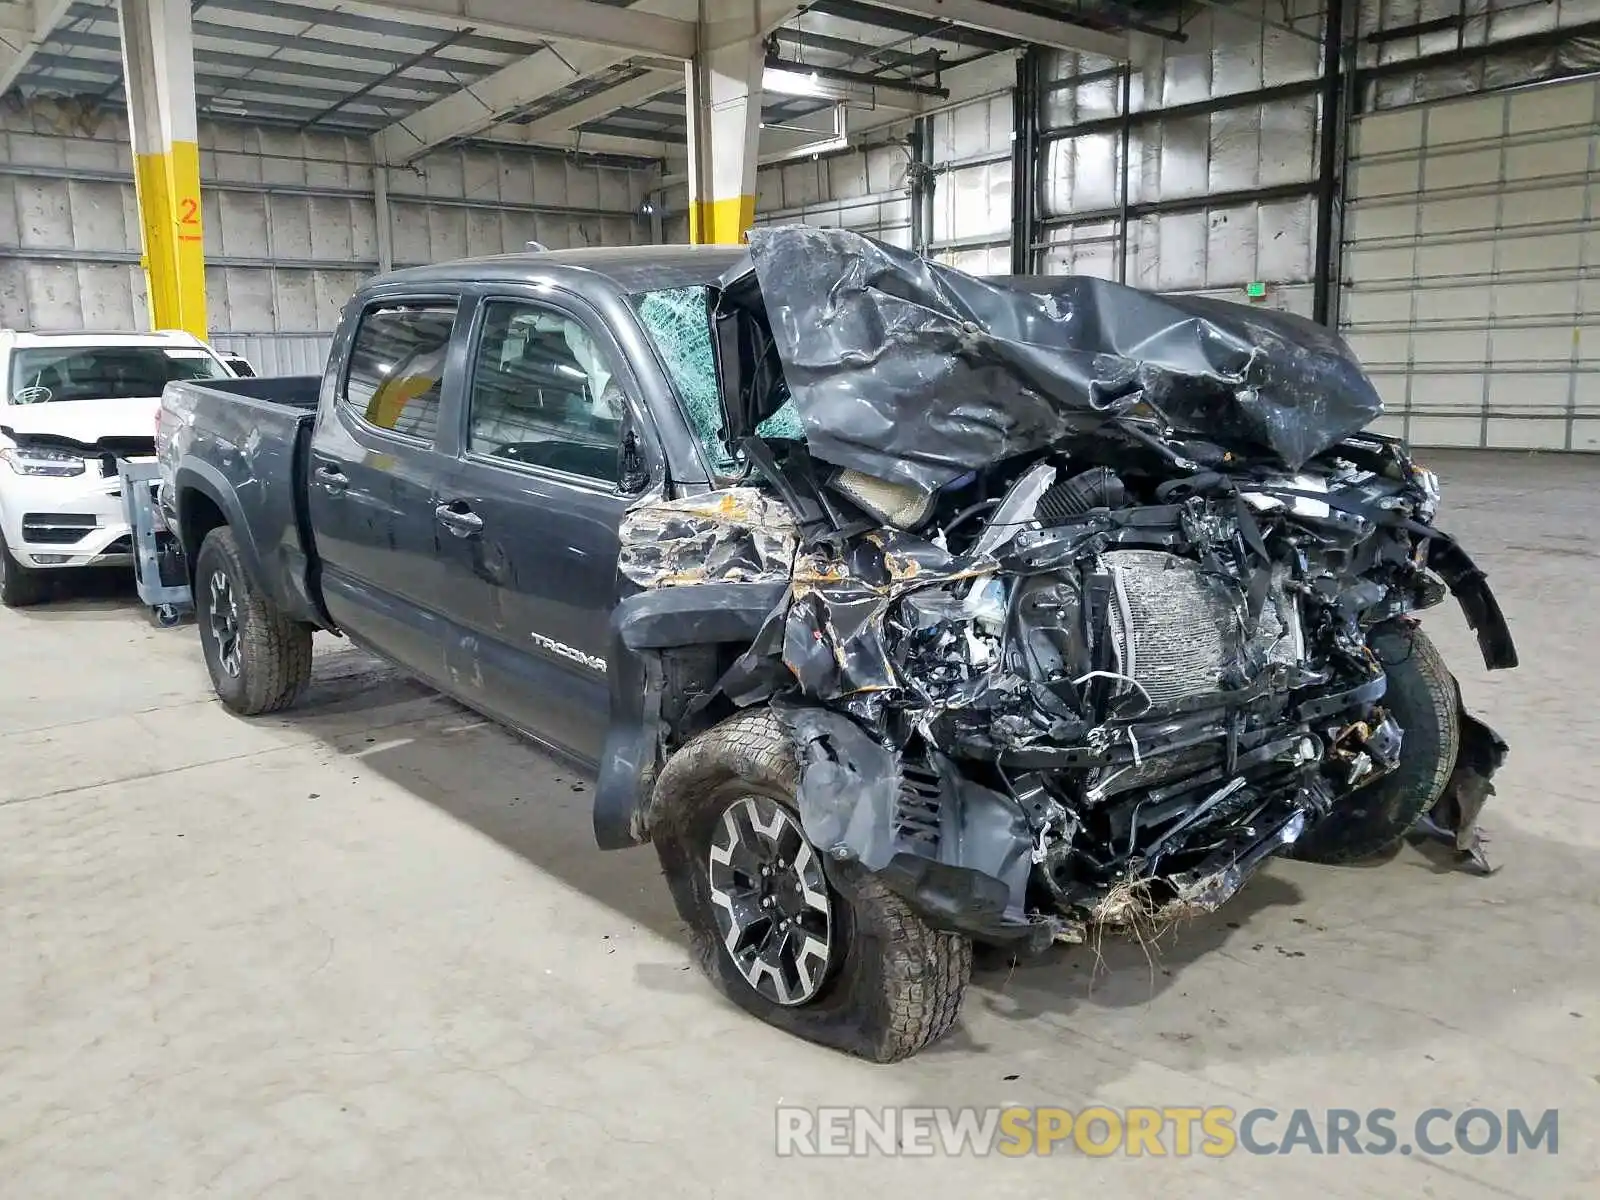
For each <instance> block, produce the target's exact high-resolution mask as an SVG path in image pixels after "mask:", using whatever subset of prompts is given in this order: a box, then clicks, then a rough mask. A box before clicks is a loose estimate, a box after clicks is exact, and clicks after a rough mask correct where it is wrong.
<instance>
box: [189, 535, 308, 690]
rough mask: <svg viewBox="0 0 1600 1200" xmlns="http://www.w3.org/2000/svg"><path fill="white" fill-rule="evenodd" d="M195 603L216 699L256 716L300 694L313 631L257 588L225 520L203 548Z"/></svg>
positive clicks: (196, 576)
mask: <svg viewBox="0 0 1600 1200" xmlns="http://www.w3.org/2000/svg"><path fill="white" fill-rule="evenodd" d="M194 607H195V621H196V623H197V624H198V625H199V627H200V645H201V647H202V649H203V650H204V652H205V658H206V669H207V670H208V671H209V672H210V674H211V686H212V688H213V689H215V691H216V693H217V697H218V699H220V700H221V701H222V702H223V703H224V704H226V705H227V706H228V707H229V708H231V709H233V711H234V712H236V713H240V714H241V715H243V716H247V717H253V716H259V715H261V714H262V713H270V712H277V711H278V710H279V709H283V708H287V707H288V706H289V705H291V704H293V703H294V702H295V700H297V699H298V698H299V696H300V693H301V692H302V691H304V690H305V686H306V684H307V683H308V682H309V681H310V679H311V629H310V627H309V626H307V625H304V624H302V623H300V622H298V621H291V620H290V619H289V618H288V617H286V616H284V615H283V613H281V612H279V611H278V609H277V607H276V606H275V605H274V604H273V603H272V602H271V601H270V600H268V599H267V598H266V597H265V596H263V595H261V594H260V592H258V591H257V590H256V589H255V586H254V585H253V584H252V583H251V581H250V576H249V574H248V572H246V571H245V569H244V562H243V560H242V559H241V558H240V556H239V545H238V543H237V542H236V541H235V540H234V536H233V531H232V530H231V529H229V528H228V527H227V526H223V527H221V528H218V529H213V530H212V531H211V532H210V533H208V534H207V535H206V539H205V541H204V542H203V543H202V544H201V546H200V554H199V556H198V557H197V558H196V559H195V573H194Z"/></svg>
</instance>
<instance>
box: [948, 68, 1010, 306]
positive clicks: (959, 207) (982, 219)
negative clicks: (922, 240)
mask: <svg viewBox="0 0 1600 1200" xmlns="http://www.w3.org/2000/svg"><path fill="white" fill-rule="evenodd" d="M1011 108H1012V101H1011V95H1010V93H1005V94H1002V95H999V96H990V97H989V98H987V99H984V100H978V101H975V102H974V103H972V104H963V105H961V106H960V107H958V108H952V109H949V110H948V111H946V112H942V113H936V114H934V117H933V172H934V174H933V179H934V184H933V230H932V233H933V237H932V240H931V242H930V243H929V249H930V250H931V251H932V252H933V253H934V254H935V256H936V257H937V258H939V260H940V261H942V262H946V263H949V264H950V265H951V266H953V267H955V268H957V269H958V270H962V271H970V272H972V273H973V274H975V275H1004V274H1006V273H1007V272H1008V271H1010V270H1011V249H1010V245H1011V174H1012V171H1011V124H1012V121H1011Z"/></svg>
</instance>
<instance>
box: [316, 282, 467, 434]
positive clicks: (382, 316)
mask: <svg viewBox="0 0 1600 1200" xmlns="http://www.w3.org/2000/svg"><path fill="white" fill-rule="evenodd" d="M455 320H456V306H455V305H454V304H451V303H426V304H386V305H380V306H377V307H374V308H369V309H368V310H367V311H366V312H365V313H363V314H362V317H361V325H360V326H359V327H358V328H357V330H356V337H355V342H354V343H353V344H352V345H351V347H350V367H349V370H348V371H347V372H346V373H345V380H344V389H343V391H342V392H341V394H340V396H339V402H340V403H341V404H343V405H344V407H345V409H346V411H348V412H349V413H351V414H352V415H354V416H355V417H357V418H359V419H360V420H362V421H365V422H366V423H367V424H368V425H373V426H376V427H377V428H379V429H386V430H388V431H389V432H390V433H398V434H402V435H404V436H406V437H412V438H417V439H418V440H420V441H425V442H431V441H433V435H434V432H435V431H436V430H437V429H438V427H439V399H440V388H441V385H442V383H443V381H444V360H445V352H446V351H447V350H448V349H449V347H450V332H451V330H452V329H453V328H454V327H455Z"/></svg>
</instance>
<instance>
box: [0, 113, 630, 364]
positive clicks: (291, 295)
mask: <svg viewBox="0 0 1600 1200" xmlns="http://www.w3.org/2000/svg"><path fill="white" fill-rule="evenodd" d="M200 145H201V156H200V169H201V203H202V205H203V214H204V220H205V235H206V258H207V270H206V290H207V306H208V318H209V321H210V325H211V329H212V339H213V341H214V342H215V343H216V344H217V345H219V346H223V347H225V348H228V349H240V348H241V347H249V349H248V350H241V352H243V353H245V354H246V356H247V357H250V358H251V359H252V360H253V361H255V362H257V364H258V367H259V368H260V369H262V370H269V369H271V370H277V369H279V368H281V367H285V366H289V367H293V368H294V369H295V370H301V369H305V368H306V367H307V366H308V365H310V364H312V363H313V362H314V361H315V360H317V359H318V358H319V356H320V355H321V354H323V353H325V351H326V346H327V342H328V334H329V333H330V332H331V331H332V329H333V328H334V326H335V324H336V323H337V321H338V318H339V313H340V309H341V308H342V306H343V305H344V303H345V301H346V300H347V299H348V298H349V296H350V294H351V293H352V292H353V291H354V290H355V288H356V287H358V286H359V285H360V283H361V282H362V281H363V280H364V279H365V278H367V277H368V276H369V275H371V274H372V273H373V272H374V271H375V270H376V269H377V257H378V248H377V247H378V231H377V225H376V213H375V209H374V205H373V200H372V182H373V171H374V167H373V163H372V156H371V149H370V144H369V142H368V141H367V140H366V139H364V138H358V137H342V136H335V135H327V134H311V133H301V132H297V131H294V130H289V129H282V128H274V127H257V126H250V125H244V124H237V123H227V124H206V125H202V127H201V130H200ZM655 175H656V168H655V167H654V166H653V165H646V164H641V165H639V166H638V167H630V166H627V165H613V164H611V163H605V164H601V163H597V162H594V161H592V160H567V159H564V158H562V157H561V156H543V155H539V156H536V155H534V154H531V153H529V152H527V151H524V150H520V149H517V148H513V147H486V146H473V145H467V146H461V147H453V148H449V149H445V150H441V151H438V152H436V153H434V154H431V155H429V156H427V157H425V158H423V159H420V160H419V161H418V162H417V163H415V164H414V165H412V166H410V167H407V168H404V169H392V170H391V171H390V172H389V191H390V198H391V203H390V219H391V223H392V227H393V246H394V255H395V265H396V266H407V265H414V264H419V263H427V262H437V261H441V260H444V259H449V258H459V257H464V256H467V255H480V254H499V253H504V252H507V251H514V250H520V249H521V248H522V247H523V246H524V245H525V244H526V243H527V242H528V241H531V240H538V241H540V242H543V243H544V244H545V245H547V246H549V247H551V248H552V249H558V248H564V247H568V246H585V245H616V244H633V243H638V242H643V241H648V240H649V233H650V231H649V223H648V221H646V220H645V219H644V218H642V217H641V215H640V212H639V210H640V206H641V205H642V204H643V202H644V198H645V195H646V194H647V191H648V189H649V188H650V187H651V186H652V184H653V182H654V179H655ZM144 293H145V280H144V275H143V272H142V270H141V269H140V267H139V218H138V207H137V201H136V198H135V195H134V189H133V182H132V174H131V156H130V153H129V149H128V145H127V129H126V126H125V124H124V123H123V120H122V118H121V116H120V115H119V114H117V113H115V112H106V111H97V110H96V109H95V108H94V107H93V106H91V105H87V104H83V103H80V102H78V101H74V100H71V99H43V98H41V99H36V100H34V101H33V102H32V103H31V104H30V105H28V106H27V107H23V108H18V107H11V106H8V107H6V108H5V109H3V110H0V322H3V323H4V324H5V325H8V326H12V327H18V328H69V329H75V328H84V327H97V328H114V329H128V328H131V329H142V328H145V327H146V325H147V323H148V317H147V314H146V307H145V295H144Z"/></svg>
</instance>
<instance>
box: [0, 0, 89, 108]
mask: <svg viewBox="0 0 1600 1200" xmlns="http://www.w3.org/2000/svg"><path fill="white" fill-rule="evenodd" d="M71 7H72V0H26V2H24V3H14V4H4V5H0V92H4V91H6V90H7V89H8V88H10V87H11V85H12V84H13V83H15V82H16V81H17V76H19V75H21V74H22V72H23V71H25V70H26V69H27V67H28V60H29V59H31V58H32V57H33V56H34V54H35V53H37V51H38V50H39V48H40V47H41V46H43V45H44V44H45V43H46V42H47V41H49V40H50V35H51V33H53V32H54V31H55V27H56V26H57V25H59V24H60V23H61V19H62V18H63V17H64V16H66V15H67V9H69V8H71Z"/></svg>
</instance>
